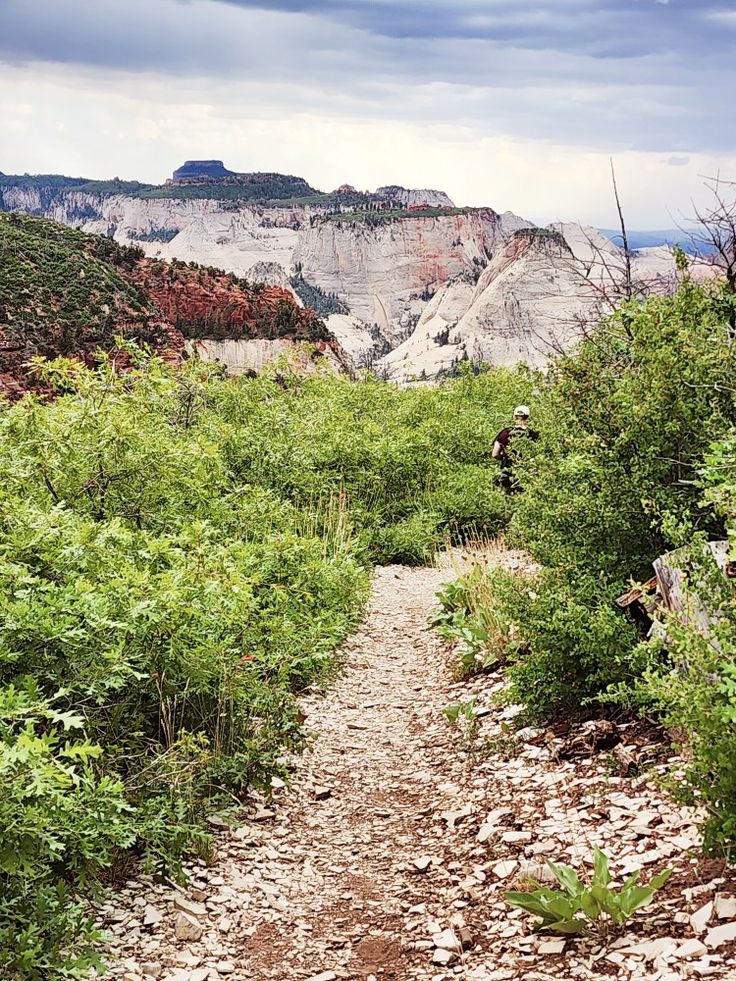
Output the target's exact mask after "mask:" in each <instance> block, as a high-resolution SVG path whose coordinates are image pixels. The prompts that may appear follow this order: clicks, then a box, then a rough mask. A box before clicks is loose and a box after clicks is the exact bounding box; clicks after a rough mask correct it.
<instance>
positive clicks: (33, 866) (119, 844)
mask: <svg viewBox="0 0 736 981" xmlns="http://www.w3.org/2000/svg"><path fill="white" fill-rule="evenodd" d="M101 755H102V750H101V748H100V747H99V746H96V745H94V744H93V743H92V742H90V741H89V739H87V738H86V737H85V735H84V720H83V717H82V716H81V715H78V714H76V713H73V712H68V711H60V710H59V709H57V708H55V707H54V703H53V702H52V701H49V700H47V699H44V698H43V697H42V696H40V695H39V693H38V692H37V691H35V690H34V689H33V687H32V685H29V687H28V688H27V689H25V690H24V689H18V688H15V687H14V686H12V685H10V686H8V687H6V688H5V689H4V690H0V775H1V776H2V782H3V794H2V798H1V799H0V827H2V829H3V836H2V843H1V847H0V968H2V969H3V977H8V978H18V979H20V978H24V979H29V981H36V979H37V981H41V979H45V978H48V977H60V976H61V975H62V973H63V975H64V976H65V977H78V978H81V977H85V976H87V973H88V970H89V968H90V967H92V966H96V965H98V958H97V956H96V954H95V952H94V942H95V941H96V940H97V939H98V937H97V934H96V933H95V931H94V929H93V928H92V925H91V923H90V922H89V919H88V917H87V915H86V913H85V909H84V906H83V905H82V904H81V903H80V902H79V900H78V898H77V897H76V896H75V887H79V886H84V885H85V884H87V883H89V882H90V881H91V880H93V879H94V877H95V876H96V874H97V873H98V872H99V871H100V870H101V869H103V868H105V867H106V866H108V865H109V864H110V862H111V860H112V856H113V853H114V850H115V849H118V848H124V847H127V846H129V845H130V844H131V843H132V842H133V840H134V837H135V832H134V824H133V821H132V819H131V816H130V808H129V806H128V805H127V803H126V801H125V798H124V796H123V786H122V784H121V783H120V782H119V781H118V780H115V779H113V778H112V777H110V776H107V775H104V774H99V773H98V772H96V770H95V764H96V761H97V760H99V758H100V757H101Z"/></svg>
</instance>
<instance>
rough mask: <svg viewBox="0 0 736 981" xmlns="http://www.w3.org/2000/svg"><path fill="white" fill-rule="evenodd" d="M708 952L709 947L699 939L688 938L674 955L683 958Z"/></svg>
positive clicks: (700, 955)
mask: <svg viewBox="0 0 736 981" xmlns="http://www.w3.org/2000/svg"><path fill="white" fill-rule="evenodd" d="M707 953H708V948H707V947H706V946H705V944H703V943H701V942H700V941H699V940H686V941H685V943H684V944H683V945H682V946H681V947H678V948H677V950H676V951H675V953H674V954H673V957H677V958H678V960H683V959H684V958H686V957H703V955H704V954H707Z"/></svg>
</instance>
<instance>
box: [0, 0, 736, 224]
mask: <svg viewBox="0 0 736 981" xmlns="http://www.w3.org/2000/svg"><path fill="white" fill-rule="evenodd" d="M735 53H736V2H734V0H398V2H388V0H270V2H266V0H0V171H3V172H5V173H64V174H69V175H72V176H79V175H84V176H87V177H94V178H109V177H114V176H118V177H121V178H125V179H138V180H142V181H147V182H155V183H160V182H162V181H163V180H164V179H166V178H167V177H169V176H170V175H171V172H172V171H173V170H174V169H175V168H176V167H177V166H179V165H180V164H181V163H182V162H183V161H184V160H185V159H192V158H195V159H196V158H218V159H222V160H224V162H225V165H226V166H227V167H229V168H230V169H231V170H237V171H254V170H268V171H280V172H283V173H291V174H297V175H299V176H301V177H305V178H306V179H307V180H308V181H309V182H310V183H311V184H312V185H313V186H315V187H319V188H321V189H323V190H332V189H334V188H335V187H337V186H339V185H340V184H343V183H350V184H353V185H354V186H356V187H358V188H359V189H362V190H366V189H370V190H372V189H374V188H375V187H377V186H379V185H382V184H403V185H405V186H408V187H432V188H438V189H441V190H445V191H447V193H448V194H449V195H450V196H451V197H452V198H453V200H454V201H455V202H456V203H458V204H462V205H488V206H491V207H493V208H495V209H496V210H499V211H506V210H511V211H515V212H516V213H517V214H521V215H523V216H524V217H526V218H529V219H532V220H535V221H537V222H539V223H545V222H548V221H553V220H557V219H563V220H568V219H569V220H581V221H585V222H589V223H591V224H596V225H599V226H603V227H609V226H612V225H614V224H615V220H616V212H615V205H614V201H613V196H612V192H611V179H610V160H611V158H613V161H614V164H615V168H616V175H617V179H618V184H619V191H620V193H621V197H622V202H623V205H624V210H625V213H626V218H627V222H628V224H629V225H630V227H632V228H667V227H671V226H672V225H673V223H675V222H679V221H681V220H683V219H684V218H686V217H687V215H688V214H689V213H690V211H691V204H690V202H691V200H693V199H695V200H698V199H699V198H700V196H701V194H702V184H703V178H704V177H709V176H714V175H716V174H720V175H721V176H723V177H725V178H733V179H736V127H734V125H733V115H732V113H733V110H732V93H733V91H734V88H735V87H736V58H734V54H735Z"/></svg>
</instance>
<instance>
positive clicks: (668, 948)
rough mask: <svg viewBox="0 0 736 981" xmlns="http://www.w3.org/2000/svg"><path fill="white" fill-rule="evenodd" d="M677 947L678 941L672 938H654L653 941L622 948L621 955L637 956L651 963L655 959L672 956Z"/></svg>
mask: <svg viewBox="0 0 736 981" xmlns="http://www.w3.org/2000/svg"><path fill="white" fill-rule="evenodd" d="M677 947H678V941H677V940H673V939H672V937H656V938H655V939H654V940H645V941H643V942H642V943H640V944H632V945H631V946H630V947H622V948H621V949H620V953H622V954H638V955H639V956H640V957H643V958H644V960H647V961H653V960H654V959H655V958H657V957H667V956H668V955H671V954H673V953H674V952H675V951H676V950H677Z"/></svg>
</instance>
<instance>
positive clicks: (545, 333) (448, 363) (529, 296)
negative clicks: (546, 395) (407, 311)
mask: <svg viewBox="0 0 736 981" xmlns="http://www.w3.org/2000/svg"><path fill="white" fill-rule="evenodd" d="M597 299H598V293H597V291H596V290H595V288H594V287H593V286H592V285H591V284H590V283H589V282H587V281H586V279H585V277H584V276H581V275H580V274H579V273H578V271H577V268H576V265H575V261H574V257H573V254H572V252H571V250H570V248H569V247H568V245H567V243H566V242H565V240H564V239H563V238H562V236H560V235H558V234H556V233H552V234H550V233H548V232H545V231H541V230H538V231H537V232H536V233H534V232H529V231H519V232H517V233H516V234H515V235H513V236H512V237H511V239H510V240H509V241H508V242H507V244H506V245H505V246H504V247H503V248H501V249H499V250H498V252H497V253H496V255H495V256H494V258H493V260H492V261H491V263H490V264H489V265H488V267H487V268H486V269H485V270H484V272H483V274H482V275H481V277H480V279H479V280H478V282H477V284H475V285H474V284H472V283H471V282H469V281H468V280H467V279H464V278H462V277H461V278H459V279H456V280H454V281H453V282H451V283H448V284H447V285H446V286H445V287H444V288H443V289H442V290H441V291H440V292H439V293H438V295H437V296H436V297H435V298H434V299H433V301H432V302H431V303H430V304H429V305H428V306H427V309H426V310H425V311H424V314H423V315H422V317H421V319H420V321H419V323H418V324H417V327H416V330H415V331H414V333H413V334H412V336H411V337H410V338H409V339H408V340H407V341H405V342H404V343H403V344H401V345H400V346H399V347H398V348H396V350H394V351H392V352H391V353H390V354H388V355H387V356H386V357H385V358H384V359H383V360H382V361H381V362H380V367H381V368H382V369H383V370H384V371H385V372H386V373H387V374H388V375H389V376H390V377H393V378H395V379H396V380H398V381H404V382H406V381H411V380H414V379H417V378H435V377H437V376H438V375H442V374H444V373H447V372H451V371H452V370H453V369H454V368H455V367H456V365H457V364H458V363H459V362H461V361H465V360H481V361H488V362H490V363H492V364H499V365H514V364H518V363H519V362H520V361H524V362H526V363H527V364H530V365H534V366H542V365H543V364H544V363H545V362H546V361H548V360H549V358H550V357H551V356H552V355H553V354H554V353H556V352H558V351H559V350H561V349H564V348H565V347H567V346H569V344H571V343H572V342H573V341H574V339H575V338H576V336H578V334H579V325H580V322H581V320H583V321H584V320H586V319H587V318H588V316H589V314H590V313H591V311H592V310H593V308H594V305H595V303H596V301H597Z"/></svg>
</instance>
